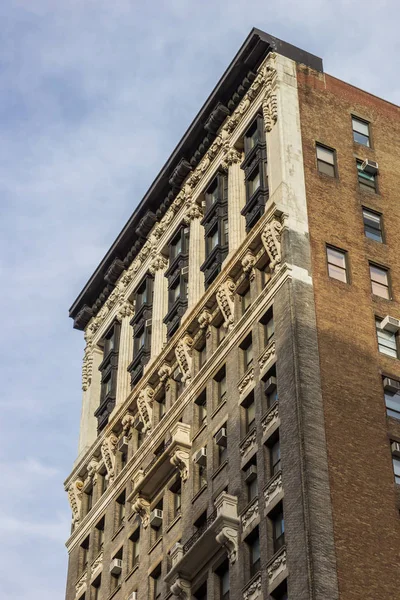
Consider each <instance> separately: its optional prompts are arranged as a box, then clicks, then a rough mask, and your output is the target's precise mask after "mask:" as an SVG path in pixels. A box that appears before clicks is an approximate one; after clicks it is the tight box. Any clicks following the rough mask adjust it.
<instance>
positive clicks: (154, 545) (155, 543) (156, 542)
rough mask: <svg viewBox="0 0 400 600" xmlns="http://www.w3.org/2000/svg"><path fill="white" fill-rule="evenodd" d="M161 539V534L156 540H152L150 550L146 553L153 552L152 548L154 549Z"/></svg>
mask: <svg viewBox="0 0 400 600" xmlns="http://www.w3.org/2000/svg"><path fill="white" fill-rule="evenodd" d="M162 539H163V536H162V535H160V537H159V538H158V540H156V541H155V542H154V544H153V545H152V546H151V548H150V550H149V551H148V553H147V554H151V553H152V552H153V550H154V549H155V548H156V547H157V546H158V544H159V543H160V542H162Z"/></svg>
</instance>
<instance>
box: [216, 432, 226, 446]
mask: <svg viewBox="0 0 400 600" xmlns="http://www.w3.org/2000/svg"><path fill="white" fill-rule="evenodd" d="M215 443H216V444H218V446H223V447H224V448H226V446H227V443H228V439H227V435H226V428H225V427H221V429H220V430H219V431H218V432H217V433H216V434H215Z"/></svg>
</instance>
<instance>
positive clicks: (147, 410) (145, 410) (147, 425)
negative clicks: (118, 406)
mask: <svg viewBox="0 0 400 600" xmlns="http://www.w3.org/2000/svg"><path fill="white" fill-rule="evenodd" d="M153 396H154V390H153V388H151V387H150V386H149V385H148V386H146V387H145V388H144V390H142V391H141V392H140V393H139V395H138V397H137V406H138V410H139V414H140V418H141V419H142V423H143V432H144V433H148V432H149V431H150V430H151V422H152V419H153Z"/></svg>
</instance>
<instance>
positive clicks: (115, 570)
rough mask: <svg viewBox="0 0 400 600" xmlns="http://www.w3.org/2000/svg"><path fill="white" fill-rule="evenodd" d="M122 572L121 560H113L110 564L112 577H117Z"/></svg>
mask: <svg viewBox="0 0 400 600" xmlns="http://www.w3.org/2000/svg"><path fill="white" fill-rule="evenodd" d="M121 571H122V560H121V559H120V558H113V559H112V561H111V563H110V573H111V574H112V575H119V574H120V573H121Z"/></svg>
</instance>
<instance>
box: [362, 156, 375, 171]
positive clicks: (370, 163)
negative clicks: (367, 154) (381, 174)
mask: <svg viewBox="0 0 400 600" xmlns="http://www.w3.org/2000/svg"><path fill="white" fill-rule="evenodd" d="M361 171H365V173H369V174H370V175H375V174H376V173H377V172H378V163H377V162H375V161H374V160H369V159H368V158H366V159H365V160H364V162H363V163H362V164H361Z"/></svg>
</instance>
